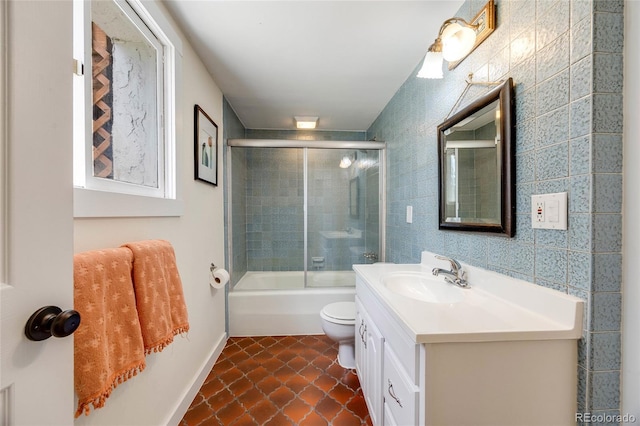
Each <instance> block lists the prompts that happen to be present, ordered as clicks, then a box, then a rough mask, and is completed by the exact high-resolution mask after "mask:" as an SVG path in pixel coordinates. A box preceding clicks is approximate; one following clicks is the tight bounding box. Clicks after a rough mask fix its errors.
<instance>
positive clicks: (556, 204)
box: [531, 192, 567, 229]
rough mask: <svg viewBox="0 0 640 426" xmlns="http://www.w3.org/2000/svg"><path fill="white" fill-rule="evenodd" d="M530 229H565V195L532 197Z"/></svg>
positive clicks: (561, 193) (559, 193)
mask: <svg viewBox="0 0 640 426" xmlns="http://www.w3.org/2000/svg"><path fill="white" fill-rule="evenodd" d="M531 227H532V228H535V229H567V193H566V192H558V193H555V194H538V195H532V196H531Z"/></svg>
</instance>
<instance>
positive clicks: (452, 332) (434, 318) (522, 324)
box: [353, 252, 584, 343]
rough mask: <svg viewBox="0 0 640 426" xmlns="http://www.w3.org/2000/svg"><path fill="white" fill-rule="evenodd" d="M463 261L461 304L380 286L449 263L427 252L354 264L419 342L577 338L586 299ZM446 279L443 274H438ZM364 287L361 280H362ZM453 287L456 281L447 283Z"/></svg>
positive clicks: (409, 333)
mask: <svg viewBox="0 0 640 426" xmlns="http://www.w3.org/2000/svg"><path fill="white" fill-rule="evenodd" d="M462 265H463V269H464V270H465V271H466V273H467V281H468V282H469V284H470V288H469V289H464V290H463V291H464V292H465V297H464V300H462V301H460V302H457V303H451V304H446V303H429V302H424V301H420V300H416V299H413V298H410V297H407V296H404V295H401V294H397V293H395V292H393V291H391V290H389V289H388V288H386V287H385V286H384V285H383V284H382V277H384V276H385V275H387V274H390V273H393V272H404V271H408V272H424V273H426V274H429V275H431V270H432V269H433V267H440V268H443V269H449V263H448V262H444V261H440V260H437V259H435V257H434V255H433V254H432V253H428V252H424V253H423V256H422V263H421V264H389V263H379V264H373V265H354V266H353V269H354V270H355V272H356V274H357V275H358V277H360V278H361V279H362V281H363V282H364V283H365V284H366V286H367V288H368V289H370V290H371V292H372V293H373V294H374V295H375V297H376V299H378V300H379V301H380V302H381V303H382V304H383V305H384V306H385V308H387V310H388V311H389V313H391V314H392V315H393V316H395V317H396V319H398V320H399V321H398V322H399V323H400V325H401V326H402V328H403V329H404V330H405V331H406V332H407V334H408V335H409V337H411V338H412V339H413V340H414V341H415V342H416V343H444V342H491V341H510V340H550V339H579V338H580V337H582V317H583V305H584V302H583V301H582V300H581V299H579V298H577V297H574V296H570V295H567V294H564V293H561V292H559V291H556V290H552V289H548V288H545V287H542V286H539V285H536V284H532V283H529V282H526V281H523V280H518V279H515V278H510V277H508V276H505V275H502V274H498V273H495V272H491V271H487V270H484V269H481V268H476V267H472V266H469V265H465V264H462ZM434 278H435V279H440V280H444V278H443V277H434ZM358 285H360V284H358ZM448 285H453V284H448Z"/></svg>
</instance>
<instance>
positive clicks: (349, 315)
mask: <svg viewBox="0 0 640 426" xmlns="http://www.w3.org/2000/svg"><path fill="white" fill-rule="evenodd" d="M320 316H321V317H322V318H323V319H324V320H326V321H329V322H332V323H334V324H344V325H354V324H355V323H356V304H355V302H335V303H329V304H328V305H327V306H325V307H324V308H322V311H320Z"/></svg>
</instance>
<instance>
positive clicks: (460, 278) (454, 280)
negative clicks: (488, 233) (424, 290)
mask: <svg viewBox="0 0 640 426" xmlns="http://www.w3.org/2000/svg"><path fill="white" fill-rule="evenodd" d="M436 259H440V260H448V261H449V263H451V270H450V271H447V270H446V269H441V268H433V270H432V271H431V272H432V273H433V275H435V276H438V275H440V274H442V275H444V280H445V281H446V282H448V283H449V284H455V285H457V286H458V287H462V288H469V283H468V282H467V280H466V272H465V271H463V270H462V266H460V263H459V262H458V261H457V260H455V259H452V258H450V257H445V256H436Z"/></svg>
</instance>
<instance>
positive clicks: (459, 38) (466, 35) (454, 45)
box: [442, 22, 476, 62]
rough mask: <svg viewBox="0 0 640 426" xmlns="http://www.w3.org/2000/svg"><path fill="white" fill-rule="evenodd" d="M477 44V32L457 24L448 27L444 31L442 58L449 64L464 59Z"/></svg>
mask: <svg viewBox="0 0 640 426" xmlns="http://www.w3.org/2000/svg"><path fill="white" fill-rule="evenodd" d="M475 42H476V32H475V31H474V30H473V29H472V28H470V27H467V26H463V25H460V24H458V23H456V22H454V23H452V24H449V25H447V27H446V28H445V29H444V31H442V56H443V58H444V59H445V60H447V61H448V62H455V61H458V60H460V59H462V58H464V57H465V56H466V55H467V54H468V53H469V52H471V49H473V46H474V44H475Z"/></svg>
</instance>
